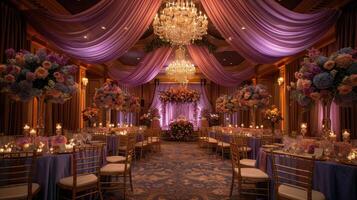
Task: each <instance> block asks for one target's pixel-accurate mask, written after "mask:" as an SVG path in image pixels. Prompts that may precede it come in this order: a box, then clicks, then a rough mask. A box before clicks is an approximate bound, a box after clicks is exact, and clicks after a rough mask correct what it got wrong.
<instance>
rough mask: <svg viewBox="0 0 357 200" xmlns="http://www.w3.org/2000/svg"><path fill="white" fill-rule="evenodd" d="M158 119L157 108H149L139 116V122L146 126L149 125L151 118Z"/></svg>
mask: <svg viewBox="0 0 357 200" xmlns="http://www.w3.org/2000/svg"><path fill="white" fill-rule="evenodd" d="M155 118H156V119H159V118H160V115H159V110H158V109H157V108H154V109H151V108H150V109H149V110H148V112H147V113H145V114H143V115H142V116H141V117H140V123H141V124H143V125H146V126H150V125H151V121H152V120H153V119H155Z"/></svg>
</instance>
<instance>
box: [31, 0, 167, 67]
mask: <svg viewBox="0 0 357 200" xmlns="http://www.w3.org/2000/svg"><path fill="white" fill-rule="evenodd" d="M160 5H161V0H140V1H138V0H135V1H134V0H120V1H118V0H102V1H100V2H99V3H97V4H96V5H94V6H93V7H91V8H90V9H88V10H86V11H84V12H81V13H78V14H75V15H60V14H55V13H49V12H46V11H43V10H39V9H38V10H29V11H28V12H27V13H26V16H27V17H28V19H29V21H30V23H31V25H32V26H34V27H35V29H36V30H37V31H39V32H40V33H41V34H43V35H44V36H45V37H47V38H48V39H49V40H50V41H52V42H53V43H54V44H55V46H57V47H58V48H59V49H60V50H62V51H64V52H66V53H68V54H70V55H71V56H73V57H75V58H77V59H81V60H84V61H87V62H89V63H103V62H106V61H110V60H113V59H116V58H119V57H120V56H121V55H123V54H124V53H125V52H126V51H127V50H128V49H130V48H131V47H132V46H134V44H135V43H136V42H137V41H138V40H139V39H140V37H141V36H142V34H143V33H144V32H145V31H146V30H147V28H148V27H149V25H150V24H151V22H152V20H153V18H154V16H155V14H156V12H157V11H158V9H159V7H160Z"/></svg>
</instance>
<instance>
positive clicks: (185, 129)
mask: <svg viewBox="0 0 357 200" xmlns="http://www.w3.org/2000/svg"><path fill="white" fill-rule="evenodd" d="M169 126H170V130H169V131H168V132H167V134H168V136H169V139H171V140H176V141H188V140H190V139H192V137H193V124H192V123H191V122H189V121H188V120H187V119H186V118H185V117H179V118H177V119H176V120H175V121H173V122H171V123H170V125H169Z"/></svg>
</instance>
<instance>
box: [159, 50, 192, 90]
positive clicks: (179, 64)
mask: <svg viewBox="0 0 357 200" xmlns="http://www.w3.org/2000/svg"><path fill="white" fill-rule="evenodd" d="M185 54H186V52H185V49H184V48H183V47H182V46H180V47H179V48H178V49H177V50H176V51H175V60H174V61H173V62H171V63H170V64H169V66H168V67H167V68H166V74H167V75H169V76H171V77H172V78H173V79H174V80H175V81H177V82H179V83H183V84H185V83H188V79H189V78H190V77H191V76H192V75H194V74H195V72H196V69H195V66H194V65H193V64H192V63H191V62H190V61H188V60H186V58H185V57H186V56H185Z"/></svg>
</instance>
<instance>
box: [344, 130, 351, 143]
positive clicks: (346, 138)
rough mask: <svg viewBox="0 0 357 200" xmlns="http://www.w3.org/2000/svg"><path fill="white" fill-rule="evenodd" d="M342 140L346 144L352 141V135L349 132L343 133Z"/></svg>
mask: <svg viewBox="0 0 357 200" xmlns="http://www.w3.org/2000/svg"><path fill="white" fill-rule="evenodd" d="M342 139H343V141H344V142H349V141H350V133H349V132H348V131H347V130H345V131H344V132H343V133H342Z"/></svg>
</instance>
